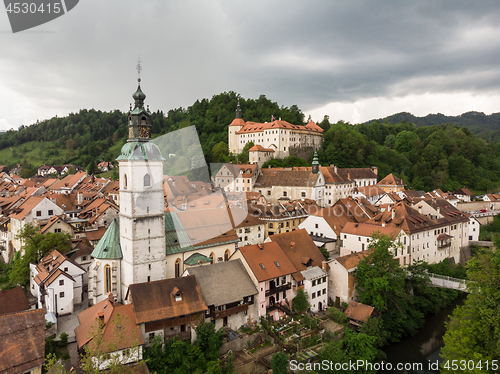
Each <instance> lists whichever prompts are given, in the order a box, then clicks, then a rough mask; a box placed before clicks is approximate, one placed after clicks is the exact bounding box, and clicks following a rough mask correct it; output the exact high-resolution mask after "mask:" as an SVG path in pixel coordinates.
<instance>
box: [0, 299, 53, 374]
mask: <svg viewBox="0 0 500 374" xmlns="http://www.w3.org/2000/svg"><path fill="white" fill-rule="evenodd" d="M44 315H45V310H43V309H37V310H27V311H24V312H17V313H7V314H2V315H0V336H1V339H0V373H2V374H3V373H6V374H28V373H29V374H41V373H42V366H43V364H44V362H45V318H44Z"/></svg>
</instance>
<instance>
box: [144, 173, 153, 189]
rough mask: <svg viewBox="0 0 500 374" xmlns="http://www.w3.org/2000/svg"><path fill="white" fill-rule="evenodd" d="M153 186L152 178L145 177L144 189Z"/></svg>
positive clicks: (147, 175)
mask: <svg viewBox="0 0 500 374" xmlns="http://www.w3.org/2000/svg"><path fill="white" fill-rule="evenodd" d="M150 186H151V177H150V176H149V174H146V175H145V176H144V187H150Z"/></svg>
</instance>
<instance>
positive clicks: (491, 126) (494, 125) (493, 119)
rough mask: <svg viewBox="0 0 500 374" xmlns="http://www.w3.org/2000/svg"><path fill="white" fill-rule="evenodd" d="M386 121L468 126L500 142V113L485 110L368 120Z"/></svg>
mask: <svg viewBox="0 0 500 374" xmlns="http://www.w3.org/2000/svg"><path fill="white" fill-rule="evenodd" d="M375 121H378V122H382V123H383V122H386V123H391V124H396V123H400V122H404V121H406V122H408V123H413V124H415V125H416V126H417V127H422V126H432V125H444V124H446V123H450V124H453V125H459V126H463V127H467V128H468V129H469V130H470V131H471V132H472V133H474V135H476V136H477V137H479V138H482V139H484V140H486V141H487V142H495V143H500V113H492V114H488V115H487V114H484V113H483V112H466V113H463V114H461V115H459V116H445V115H444V114H441V113H437V114H428V115H426V116H425V117H417V116H414V115H413V114H411V113H408V112H401V113H396V114H393V115H391V116H388V117H385V118H379V119H373V120H370V121H366V122H365V124H369V123H372V122H375Z"/></svg>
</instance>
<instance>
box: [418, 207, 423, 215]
mask: <svg viewBox="0 0 500 374" xmlns="http://www.w3.org/2000/svg"><path fill="white" fill-rule="evenodd" d="M418 212H419V213H420V214H422V205H419V206H418Z"/></svg>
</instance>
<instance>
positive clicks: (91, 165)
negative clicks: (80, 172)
mask: <svg viewBox="0 0 500 374" xmlns="http://www.w3.org/2000/svg"><path fill="white" fill-rule="evenodd" d="M87 172H88V173H89V174H93V175H95V174H96V173H97V172H98V170H97V162H96V160H95V158H94V157H93V158H92V160H90V163H89V164H88V165H87Z"/></svg>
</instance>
